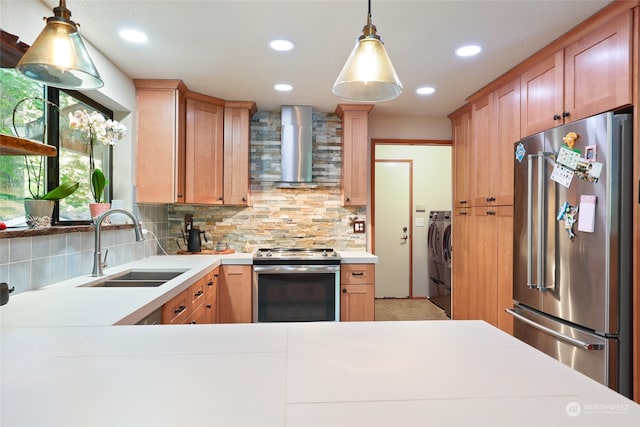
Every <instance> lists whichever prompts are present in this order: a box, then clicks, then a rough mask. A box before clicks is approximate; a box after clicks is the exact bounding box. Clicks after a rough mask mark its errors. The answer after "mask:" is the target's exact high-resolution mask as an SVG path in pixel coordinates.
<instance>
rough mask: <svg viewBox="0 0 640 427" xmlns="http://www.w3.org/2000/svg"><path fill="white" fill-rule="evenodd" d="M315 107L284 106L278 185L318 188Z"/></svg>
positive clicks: (282, 186)
mask: <svg viewBox="0 0 640 427" xmlns="http://www.w3.org/2000/svg"><path fill="white" fill-rule="evenodd" d="M311 113H312V108H311V107H310V106H300V105H283V106H282V142H281V155H282V158H281V160H280V171H281V172H280V181H278V182H276V187H278V188H315V187H317V184H314V183H313V182H312V181H311V180H312V148H313V147H312V146H313V143H312V133H311V125H312V118H311V117H312V114H311Z"/></svg>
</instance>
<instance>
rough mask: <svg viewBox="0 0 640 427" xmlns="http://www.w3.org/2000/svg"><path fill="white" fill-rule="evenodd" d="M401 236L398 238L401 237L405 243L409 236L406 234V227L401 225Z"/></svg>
mask: <svg viewBox="0 0 640 427" xmlns="http://www.w3.org/2000/svg"><path fill="white" fill-rule="evenodd" d="M402 233H403V234H402V237H401V238H400V239H402V240H403V241H404V242H405V243H406V241H407V239H408V238H409V236H407V227H402Z"/></svg>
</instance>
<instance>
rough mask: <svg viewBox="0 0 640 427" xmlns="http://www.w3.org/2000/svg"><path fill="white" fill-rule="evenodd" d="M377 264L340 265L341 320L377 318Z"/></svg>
mask: <svg viewBox="0 0 640 427" xmlns="http://www.w3.org/2000/svg"><path fill="white" fill-rule="evenodd" d="M375 293H376V292H375V265H374V264H342V266H341V267H340V320H341V321H343V322H354V321H373V320H375Z"/></svg>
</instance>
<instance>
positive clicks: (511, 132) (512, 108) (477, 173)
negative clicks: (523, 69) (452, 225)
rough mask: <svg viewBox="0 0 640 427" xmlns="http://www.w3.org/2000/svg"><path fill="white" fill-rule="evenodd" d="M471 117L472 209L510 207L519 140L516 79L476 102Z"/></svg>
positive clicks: (517, 86) (517, 82) (518, 86)
mask: <svg viewBox="0 0 640 427" xmlns="http://www.w3.org/2000/svg"><path fill="white" fill-rule="evenodd" d="M472 115H473V121H472V122H473V138H472V140H473V162H472V164H471V162H469V163H470V164H469V165H468V166H469V168H470V170H472V171H474V172H473V176H474V180H473V182H474V184H475V185H474V186H473V190H472V195H473V202H472V203H473V206H493V205H496V206H501V205H511V204H513V159H514V144H515V143H516V142H517V141H518V140H519V139H520V85H519V80H518V79H516V80H514V81H511V82H509V83H507V84H505V85H504V86H502V87H501V88H499V89H497V90H496V91H494V92H492V93H490V94H489V95H487V96H486V97H484V98H482V99H479V100H478V101H476V102H475V103H474V104H473V110H472ZM454 129H455V128H454ZM456 173H457V171H456ZM456 177H457V175H456ZM456 206H460V207H464V206H469V205H468V204H466V205H462V204H458V205H456Z"/></svg>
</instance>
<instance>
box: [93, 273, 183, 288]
mask: <svg viewBox="0 0 640 427" xmlns="http://www.w3.org/2000/svg"><path fill="white" fill-rule="evenodd" d="M185 271H187V270H131V271H128V272H125V273H121V274H116V275H113V276H109V278H108V279H107V280H104V281H100V282H97V283H91V284H88V285H84V286H85V287H90V288H156V287H158V286H161V285H162V284H164V283H166V282H168V281H169V280H171V279H173V278H175V277H178V276H179V275H181V274H182V273H184V272H185Z"/></svg>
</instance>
